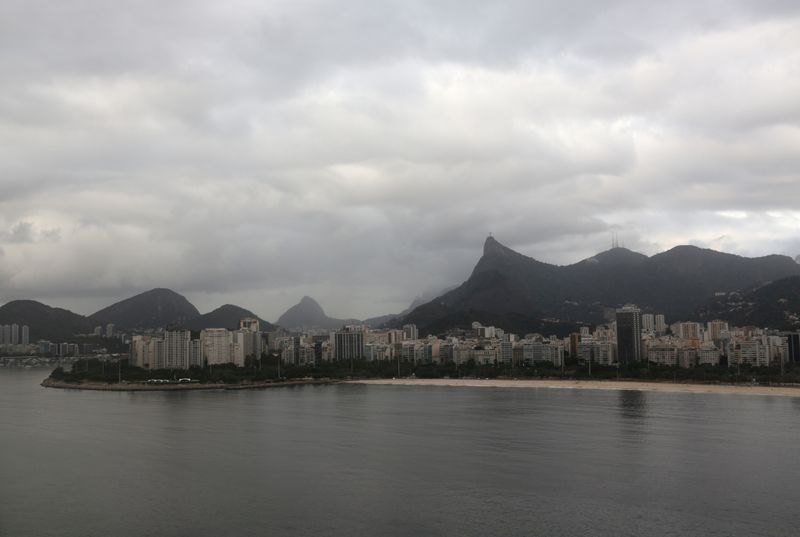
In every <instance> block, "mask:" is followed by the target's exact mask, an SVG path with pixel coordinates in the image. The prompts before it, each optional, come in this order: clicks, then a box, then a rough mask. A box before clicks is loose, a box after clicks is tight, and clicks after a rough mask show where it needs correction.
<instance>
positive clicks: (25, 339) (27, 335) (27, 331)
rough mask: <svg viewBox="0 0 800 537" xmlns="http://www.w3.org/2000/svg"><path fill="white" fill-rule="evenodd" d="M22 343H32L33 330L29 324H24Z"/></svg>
mask: <svg viewBox="0 0 800 537" xmlns="http://www.w3.org/2000/svg"><path fill="white" fill-rule="evenodd" d="M21 343H22V344H23V345H30V344H31V332H30V329H29V328H28V325H27V324H23V325H22V340H21Z"/></svg>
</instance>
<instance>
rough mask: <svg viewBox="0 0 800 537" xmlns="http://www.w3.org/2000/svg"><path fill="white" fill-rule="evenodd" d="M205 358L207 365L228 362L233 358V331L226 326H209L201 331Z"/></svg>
mask: <svg viewBox="0 0 800 537" xmlns="http://www.w3.org/2000/svg"><path fill="white" fill-rule="evenodd" d="M200 341H201V346H202V348H203V350H202V353H203V360H204V361H205V363H206V364H207V365H213V364H227V363H230V362H232V361H233V360H232V358H231V333H230V332H228V331H227V330H225V329H224V328H207V329H205V330H203V331H202V332H200Z"/></svg>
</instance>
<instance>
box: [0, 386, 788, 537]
mask: <svg viewBox="0 0 800 537" xmlns="http://www.w3.org/2000/svg"><path fill="white" fill-rule="evenodd" d="M46 374H47V373H46V372H44V371H13V370H4V371H0V535H2V536H15V537H16V536H27V535H31V536H50V535H52V536H67V537H69V536H75V537H86V536H95V535H97V536H100V535H102V536H107V535H110V536H151V535H152V536H214V537H218V536H227V535H231V536H239V535H242V536H250V535H253V536H256V535H257V536H263V535H309V536H310V535H314V536H319V535H325V536H328V535H330V536H342V537H344V536H347V537H351V536H359V535H363V536H383V535H388V536H412V535H453V536H464V535H474V536H486V535H537V536H538V535H542V536H549V535H575V536H586V535H600V536H621V535H637V536H638V535H647V536H662V535H676V536H689V535H698V536H700V535H702V536H707V535H725V536H731V535H741V536H755V535H764V536H770V537H775V536H782V535H785V536H790V535H791V536H796V535H798V534H800V509H798V502H800V399H798V398H779V397H761V396H747V395H706V394H685V393H683V394H668V393H652V392H635V391H619V392H606V391H573V390H560V389H544V388H542V389H509V388H504V389H495V388H447V387H399V386H356V385H347V386H344V385H340V386H318V387H310V386H309V387H299V388H281V389H272V390H265V391H242V392H230V393H227V392H226V393H211V392H193V393H147V394H142V393H132V394H126V393H108V392H79V391H62V390H53V389H44V388H40V387H39V386H38V382H39V381H40V380H41V379H42V377H43V376H46Z"/></svg>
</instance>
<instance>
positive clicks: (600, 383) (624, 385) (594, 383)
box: [348, 378, 800, 397]
mask: <svg viewBox="0 0 800 537" xmlns="http://www.w3.org/2000/svg"><path fill="white" fill-rule="evenodd" d="M348 382H349V383H353V384H371V385H392V386H453V387H479V388H552V389H562V390H634V391H656V392H682V393H717V394H745V395H776V396H783V397H800V386H762V385H745V384H736V385H733V384H689V383H672V382H642V381H634V380H631V381H627V380H618V381H612V380H559V379H541V380H540V379H531V380H518V379H406V378H403V379H376V380H352V381H348Z"/></svg>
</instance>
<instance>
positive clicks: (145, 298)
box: [89, 287, 200, 328]
mask: <svg viewBox="0 0 800 537" xmlns="http://www.w3.org/2000/svg"><path fill="white" fill-rule="evenodd" d="M198 315H200V312H199V311H197V308H195V307H194V305H192V303H191V302H189V301H188V300H187V299H186V297H185V296H183V295H181V294H179V293H176V292H175V291H173V290H171V289H165V288H163V287H157V288H155V289H150V290H149V291H145V292H144V293H140V294H138V295H136V296H132V297H130V298H126V299H125V300H122V301H120V302H116V303H115V304H112V305H110V306H108V307H106V308H103V309H102V310H100V311H98V312H96V313H94V314H92V315H90V316H89V318H90V319H92V320H93V321H95V322H98V323H114V324H115V325H117V326H119V327H123V328H163V327H165V326H167V325H170V324H182V323H185V322H186V321H188V320H189V319H193V318H194V317H197V316H198Z"/></svg>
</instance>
